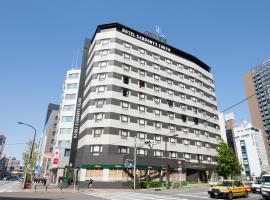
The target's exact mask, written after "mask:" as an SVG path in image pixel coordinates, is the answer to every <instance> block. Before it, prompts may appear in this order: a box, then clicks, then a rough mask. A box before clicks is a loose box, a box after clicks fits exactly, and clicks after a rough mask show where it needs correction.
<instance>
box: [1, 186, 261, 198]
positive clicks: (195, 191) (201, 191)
mask: <svg viewBox="0 0 270 200" xmlns="http://www.w3.org/2000/svg"><path fill="white" fill-rule="evenodd" d="M0 184H1V185H0V189H1V187H2V186H4V185H9V184H12V183H6V184H2V183H0ZM207 190H208V188H207V187H196V188H185V189H171V190H160V191H155V190H138V191H136V192H134V191H132V190H94V191H87V190H83V191H81V192H72V191H70V192H63V193H61V192H59V191H58V192H50V191H48V192H1V193H0V199H5V200H15V199H18V200H20V199H21V200H34V199H40V200H71V199H72V200H74V199H75V200H205V199H210V198H209V197H208V194H207ZM237 199H238V200H261V199H262V198H261V195H260V194H250V195H249V197H248V198H247V199H245V198H237Z"/></svg>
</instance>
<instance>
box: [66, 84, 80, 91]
mask: <svg viewBox="0 0 270 200" xmlns="http://www.w3.org/2000/svg"><path fill="white" fill-rule="evenodd" d="M77 88H78V83H69V84H67V89H68V90H72V89H77Z"/></svg>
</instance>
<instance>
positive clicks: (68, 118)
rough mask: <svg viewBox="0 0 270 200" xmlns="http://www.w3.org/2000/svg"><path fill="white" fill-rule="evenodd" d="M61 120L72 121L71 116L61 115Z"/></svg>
mask: <svg viewBox="0 0 270 200" xmlns="http://www.w3.org/2000/svg"><path fill="white" fill-rule="evenodd" d="M62 122H73V116H63V117H62Z"/></svg>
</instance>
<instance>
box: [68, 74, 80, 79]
mask: <svg viewBox="0 0 270 200" xmlns="http://www.w3.org/2000/svg"><path fill="white" fill-rule="evenodd" d="M77 78H79V73H73V74H69V75H68V79H77Z"/></svg>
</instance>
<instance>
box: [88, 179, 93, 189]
mask: <svg viewBox="0 0 270 200" xmlns="http://www.w3.org/2000/svg"><path fill="white" fill-rule="evenodd" d="M93 182H94V180H93V179H91V178H90V180H89V183H88V188H89V190H91V188H92V187H93Z"/></svg>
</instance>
